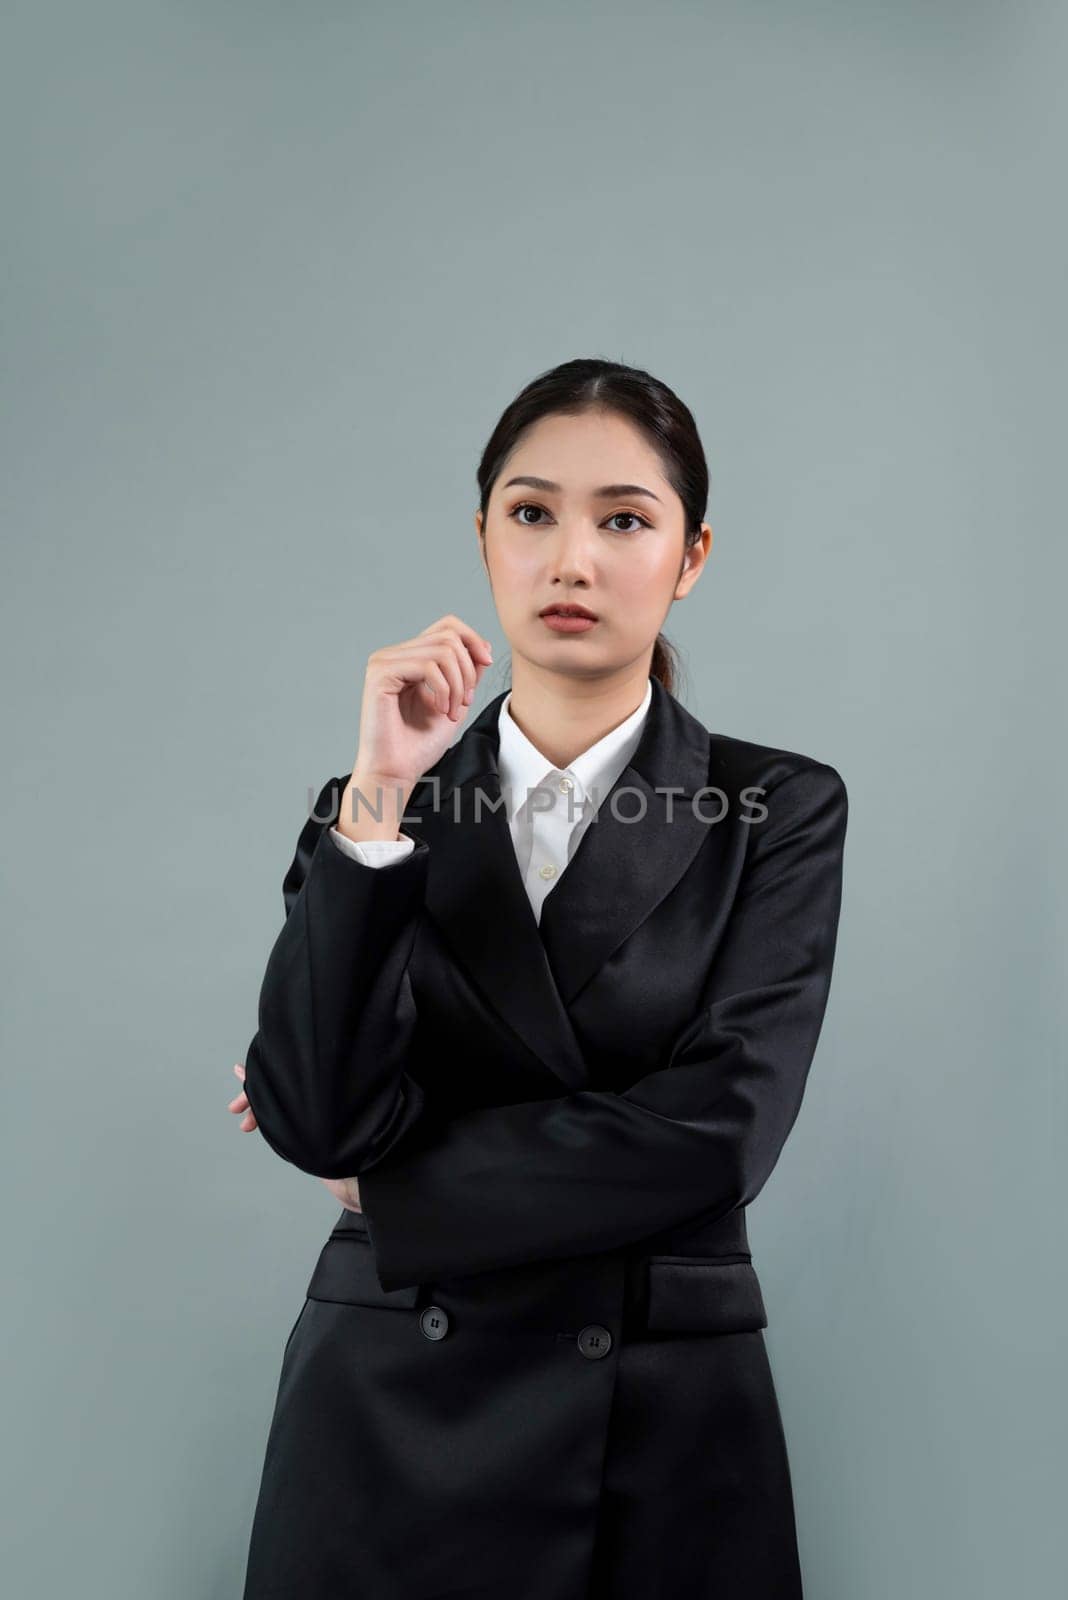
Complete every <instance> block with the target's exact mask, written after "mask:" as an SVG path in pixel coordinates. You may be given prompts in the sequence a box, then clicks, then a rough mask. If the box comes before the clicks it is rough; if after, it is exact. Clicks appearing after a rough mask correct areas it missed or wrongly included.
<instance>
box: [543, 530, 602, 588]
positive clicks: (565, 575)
mask: <svg viewBox="0 0 1068 1600" xmlns="http://www.w3.org/2000/svg"><path fill="white" fill-rule="evenodd" d="M595 541H596V529H594V528H592V527H590V526H588V525H587V524H586V523H585V522H584V521H583V520H582V519H581V518H575V519H573V520H572V521H570V522H569V521H561V522H560V524H559V526H558V528H557V530H556V536H555V538H554V539H553V541H552V543H551V544H550V546H549V554H548V578H549V581H550V583H562V584H565V585H567V586H571V585H573V584H584V585H587V586H589V585H590V584H592V582H593V579H594V560H595V558H594V550H595V547H596V546H595Z"/></svg>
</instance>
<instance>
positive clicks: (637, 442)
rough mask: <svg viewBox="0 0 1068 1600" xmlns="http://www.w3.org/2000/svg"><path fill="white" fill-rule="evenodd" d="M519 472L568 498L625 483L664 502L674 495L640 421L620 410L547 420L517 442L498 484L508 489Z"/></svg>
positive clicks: (542, 421) (530, 429)
mask: <svg viewBox="0 0 1068 1600" xmlns="http://www.w3.org/2000/svg"><path fill="white" fill-rule="evenodd" d="M517 474H526V475H533V476H537V477H540V478H545V479H548V480H550V481H552V482H554V483H558V484H559V485H560V489H561V492H562V493H564V494H578V495H584V494H588V493H592V492H593V491H594V490H595V489H597V488H599V487H600V486H601V485H602V484H606V483H616V482H623V481H627V482H631V483H642V484H645V485H647V486H648V487H649V488H650V489H652V490H654V491H655V493H656V494H657V495H659V496H660V497H661V499H665V500H666V498H667V496H668V495H669V494H670V493H671V487H670V485H669V483H668V481H667V479H666V478H665V477H664V471H663V466H662V463H661V461H660V457H659V456H658V454H657V452H656V451H655V450H654V449H653V447H652V445H651V444H650V443H649V441H648V440H647V439H646V437H645V435H644V434H643V433H642V432H641V430H640V429H639V428H637V427H636V426H635V424H634V423H632V422H630V421H629V420H628V419H627V418H626V417H621V416H619V415H618V414H616V413H614V412H613V413H608V414H606V413H604V412H583V413H582V415H580V416H562V415H554V416H549V417H542V418H541V419H540V420H539V421H538V422H536V423H534V424H533V425H532V426H531V427H530V428H529V429H528V430H527V432H526V433H525V434H524V435H523V437H522V438H521V439H520V440H519V441H518V442H517V444H516V446H515V448H514V450H513V451H512V452H511V454H510V455H509V456H508V458H507V460H506V461H505V463H504V465H503V467H502V469H501V471H500V474H499V475H498V480H497V481H498V483H499V484H501V485H504V484H506V483H507V481H508V479H509V478H511V477H515V476H516V475H517ZM509 492H511V491H509Z"/></svg>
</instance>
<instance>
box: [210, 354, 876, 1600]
mask: <svg viewBox="0 0 1068 1600" xmlns="http://www.w3.org/2000/svg"><path fill="white" fill-rule="evenodd" d="M478 481H479V488H480V490H481V503H480V507H479V510H478V513H477V514H476V517H475V524H476V531H477V536H478V541H479V549H480V553H481V558H482V561H483V563H484V566H485V570H486V574H487V577H488V579H489V584H490V588H491V591H492V594H493V600H494V604H495V606H496V610H497V617H498V621H499V623H500V627H501V630H502V632H503V633H504V635H505V637H506V638H507V640H508V643H509V645H510V646H511V652H512V681H511V686H510V689H509V690H507V691H505V692H504V693H502V694H498V695H497V696H496V697H495V698H494V699H492V700H491V701H490V702H489V704H488V705H487V706H486V708H485V709H484V710H483V711H482V712H481V713H480V714H479V715H478V716H476V717H475V718H474V720H473V721H472V722H471V724H470V726H469V727H468V728H467V729H466V731H465V732H463V733H462V735H461V736H460V737H459V738H456V739H455V742H453V743H450V740H452V739H453V738H454V735H455V734H456V730H457V726H458V724H460V723H462V722H463V720H464V718H465V716H466V714H467V710H468V708H469V706H470V705H471V702H472V698H473V696H474V694H475V691H476V689H477V687H478V684H479V682H480V681H481V679H482V677H483V675H484V673H485V671H486V669H487V667H488V665H489V664H490V661H491V651H490V648H489V645H488V643H487V642H486V640H485V639H484V638H483V637H482V635H481V634H480V633H479V632H478V631H477V630H476V629H475V628H473V627H471V626H469V625H468V624H467V623H465V622H464V621H462V620H461V619H460V618H458V617H456V616H453V615H448V616H445V617H443V618H441V620H440V621H438V622H436V623H432V624H431V625H430V626H429V627H428V628H426V629H425V630H424V631H423V632H421V633H419V634H416V635H415V636H414V637H413V638H410V639H407V640H405V641H404V642H402V643H400V644H396V645H390V646H384V647H382V648H380V649H377V650H375V651H374V652H373V653H372V654H371V656H370V657H369V659H368V662H367V668H366V677H365V681H364V686H363V700H362V707H361V715H360V730H359V743H358V749H357V751H356V757H355V761H354V763H353V766H352V770H351V772H349V773H346V774H343V775H342V776H339V777H336V778H332V779H331V780H330V781H329V782H328V783H327V784H326V785H325V786H324V787H323V790H322V792H321V794H320V796H319V799H318V801H317V804H316V807H315V810H314V812H313V814H312V816H311V817H310V818H309V819H308V821H307V822H306V824H305V825H304V827H303V829H302V831H301V833H300V836H299V839H298V841H297V848H296V855H295V858H294V860H293V862H292V865H291V866H290V868H289V870H288V872H287V874H286V876H285V880H284V883H283V896H284V901H285V909H286V920H285V923H284V926H283V928H282V930H281V933H280V934H279V937H278V940H277V942H276V944H275V946H274V948H273V950H272V952H271V955H270V958H269V960H268V963H267V970H266V974H265V977H264V981H263V989H262V993H261V997H260V1007H259V1025H258V1030H257V1032H256V1034H255V1037H254V1038H253V1040H252V1043H251V1044H250V1046H249V1049H248V1053H247V1061H246V1066H245V1070H244V1074H243V1079H244V1090H243V1092H242V1093H240V1094H238V1096H237V1097H236V1098H235V1100H234V1101H233V1102H232V1103H231V1105H232V1109H233V1111H234V1112H235V1113H238V1114H240V1115H241V1118H242V1120H241V1126H242V1127H243V1128H246V1129H251V1128H254V1127H257V1126H258V1128H259V1130H260V1132H261V1133H262V1134H263V1136H264V1137H265V1139H266V1141H267V1143H268V1145H269V1146H270V1148H271V1149H272V1150H274V1151H275V1152H276V1153H277V1154H278V1155H279V1156H281V1157H282V1158H283V1159H284V1160H286V1161H289V1162H291V1163H293V1165H295V1166H296V1167H298V1168H300V1169H301V1170H302V1171H304V1172H307V1173H311V1174H314V1175H316V1176H317V1177H319V1178H321V1179H322V1180H323V1181H324V1182H326V1183H327V1185H328V1187H330V1188H331V1189H332V1190H333V1192H334V1193H335V1194H336V1196H337V1198H338V1199H339V1200H340V1201H341V1202H342V1207H343V1209H342V1214H341V1217H340V1219H339V1221H338V1223H337V1225H336V1226H335V1228H334V1229H333V1231H332V1233H331V1234H330V1236H329V1238H328V1239H327V1241H326V1243H325V1245H324V1247H323V1250H322V1253H321V1254H320V1256H319V1260H318V1262H317V1264H316V1266H315V1269H314V1272H313V1273H312V1278H311V1282H310V1283H309V1285H308V1290H307V1298H306V1299H305V1302H304V1306H303V1308H302V1310H301V1312H300V1315H299V1316H298V1318H297V1321H296V1323H295V1325H294V1327H293V1330H292V1332H291V1334H290V1336H289V1340H288V1342H287V1344H286V1347H285V1350H284V1354H283V1358H282V1370H281V1377H280V1381H279V1386H278V1393H277V1399H276V1403H275V1409H274V1415H273V1419H272V1423H271V1428H270V1434H269V1439H268V1444H267V1454H266V1460H265V1463H264V1467H263V1476H262V1482H261V1485H260V1493H259V1500H258V1504H257V1507H256V1514H255V1519H254V1523H253V1527H252V1535H251V1542H250V1550H249V1557H248V1566H247V1572H246V1580H245V1589H244V1600H268V1597H270V1600H281V1597H287V1600H288V1597H292V1600H350V1597H351V1600H356V1597H360V1600H460V1597H461V1596H462V1597H464V1600H476V1597H479V1600H796V1597H799V1596H800V1595H801V1579H800V1573H799V1564H798V1556H797V1544H796V1535H795V1524H794V1511H793V1502H792V1494H791V1482H790V1472H789V1467H788V1463H787V1454H786V1448H785V1442H784V1438H783V1432H782V1426H781V1420H780V1414H779V1409H778V1404H777V1400H776V1394H775V1388H774V1384H773V1380H772V1375H771V1371H770V1369H769V1363H768V1357H767V1352H766V1349H765V1343H764V1334H763V1331H762V1330H763V1329H764V1328H765V1327H766V1326H767V1317H766V1315H765V1310H764V1305H763V1301H762V1297H761V1289H760V1284H759V1281H758V1278H757V1274H756V1271H755V1268H754V1266H753V1263H752V1260H751V1256H750V1251H749V1248H748V1241H747V1235H746V1206H747V1205H748V1203H749V1202H750V1201H751V1200H752V1199H753V1198H754V1197H755V1196H756V1195H757V1194H758V1193H759V1192H760V1190H761V1188H762V1187H763V1185H764V1183H765V1181H766V1179H767V1177H768V1175H769V1174H770V1172H771V1171H772V1168H773V1167H774V1165H775V1163H776V1160H777V1158H778V1155H779V1152H780V1150H781V1149H782V1146H783V1143H784V1141H785V1140H786V1137H787V1135H788V1133H789V1131H790V1129H791V1126H792V1125H793V1122H794V1119H795V1117H796V1116H797V1112H798V1108H799V1106H800V1103H801V1097H802V1092H803V1089H804V1085H805V1080H806V1075H807V1073H808V1069H809V1066H810V1063H811V1061H812V1057H813V1053H814V1051H815V1048H816V1043H817V1039H818V1036H819V1033H820V1028H821V1024H822V1019H823V1015H824V1009H825V1006H826V1002H827V995H828V989H829V985H830V980H831V967H832V961H833V957H834V949H835V942H836V935H837V925H838V915H839V906H840V897H841V884H842V856H843V844H844V837H845V830H846V810H847V803H846V791H845V787H844V785H843V782H842V779H841V777H840V776H839V774H838V772H837V771H836V770H835V768H834V767H832V766H829V765H828V764H827V763H826V762H823V761H819V760H815V759H813V758H811V757H809V756H806V755H802V754H799V753H798V752H796V751H791V750H785V749H778V748H775V747H771V746H768V745H762V744H755V743H752V742H750V741H748V740H744V739H739V738H734V737H732V736H730V735H728V734H723V733H713V732H710V731H709V730H708V729H707V728H706V727H704V726H703V725H702V724H701V723H700V722H699V721H698V720H697V719H696V718H695V717H694V716H692V715H691V714H690V713H689V712H688V711H687V710H685V709H684V707H683V706H682V704H681V703H680V701H679V700H678V699H677V698H676V697H675V695H674V693H673V687H674V677H673V668H672V652H671V650H670V648H669V646H668V645H667V643H666V641H665V640H664V638H663V637H662V636H661V634H660V632H659V629H660V626H661V624H662V623H663V621H664V619H665V616H666V614H667V612H668V611H669V610H670V608H671V606H672V605H673V604H674V603H675V602H676V601H678V600H681V599H683V598H684V597H686V596H688V595H689V594H690V592H691V591H692V589H693V587H694V584H695V583H696V581H697V579H698V577H699V576H700V574H701V572H702V570H703V568H704V564H705V560H706V558H707V556H708V552H709V547H710V545H711V539H712V533H711V529H710V527H709V526H708V524H707V523H706V522H703V521H702V517H703V515H704V508H705V502H706V497H707V487H708V481H707V470H706V465H705V459H704V454H703V452H702V448H701V444H700V441H699V438H698V435H697V432H696V430H695V427H694V422H693V418H692V416H691V414H690V412H689V410H688V409H687V408H686V406H685V405H683V404H682V402H681V401H680V400H679V399H678V398H677V397H676V396H675V395H674V394H673V393H672V392H671V391H670V390H669V389H667V388H666V387H665V386H664V385H663V384H662V383H660V382H659V381H657V380H656V379H655V378H653V377H651V376H650V375H649V374H648V373H645V372H642V371H639V370H635V369H633V368H629V367H624V366H620V365H617V364H615V363H610V362H606V361H598V360H580V361H571V362H568V363H566V364H564V365H563V366H560V367H558V368H556V369H554V370H552V371H550V372H548V373H546V374H544V375H543V376H541V377H539V378H537V379H536V380H535V381H534V382H533V383H531V384H530V385H529V386H528V387H527V388H526V389H524V390H523V391H522V393H520V394H519V396H518V397H517V398H516V399H515V400H514V401H513V402H512V404H511V405H510V406H509V407H508V409H507V410H506V411H505V413H504V415H503V416H502V418H501V420H500V422H499V423H498V425H497V428H496V430H495V432H494V433H493V436H492V437H491V439H490V441H489V444H488V445H487V447H486V450H485V453H484V455H483V458H482V462H481V465H480V468H479V474H478ZM580 616H581V619H582V620H580ZM236 1070H237V1071H238V1073H239V1076H240V1075H242V1072H241V1068H240V1067H238V1068H237V1069H236Z"/></svg>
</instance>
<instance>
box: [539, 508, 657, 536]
mask: <svg viewBox="0 0 1068 1600" xmlns="http://www.w3.org/2000/svg"><path fill="white" fill-rule="evenodd" d="M542 509H543V508H542V507H541V506H536V505H535V504H534V503H533V501H531V500H522V501H520V503H519V505H517V506H516V507H515V509H514V510H512V511H510V512H509V513H508V515H509V516H510V517H518V518H519V521H520V522H521V523H522V525H523V527H524V528H537V527H540V523H537V522H531V521H529V520H528V519H527V518H526V517H524V516H521V515H520V513H521V512H523V511H538V512H540V511H541V510H542ZM617 517H629V518H630V520H631V522H637V523H639V524H640V526H641V527H643V528H650V527H652V523H650V522H647V521H646V519H645V518H644V517H641V516H639V515H638V513H637V512H636V511H615V512H613V513H612V515H611V516H610V517H609V518H608V521H609V522H615V520H616V518H617ZM613 531H614V532H616V533H634V532H635V529H634V528H616V529H614V530H613Z"/></svg>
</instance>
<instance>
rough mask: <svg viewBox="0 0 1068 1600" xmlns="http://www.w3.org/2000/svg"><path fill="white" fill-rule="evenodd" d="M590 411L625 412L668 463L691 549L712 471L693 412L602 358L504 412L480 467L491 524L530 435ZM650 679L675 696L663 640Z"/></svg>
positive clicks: (566, 366)
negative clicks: (559, 418)
mask: <svg viewBox="0 0 1068 1600" xmlns="http://www.w3.org/2000/svg"><path fill="white" fill-rule="evenodd" d="M587 411H614V412H618V414H619V415H620V416H622V417H625V418H626V419H627V420H628V421H629V422H632V423H634V424H635V426H636V427H638V428H640V429H641V430H642V432H643V433H644V434H645V437H646V438H647V439H648V441H649V443H650V445H651V446H652V448H653V449H654V450H655V451H656V452H657V454H658V455H659V457H660V460H661V462H662V465H663V472H664V476H665V478H666V479H667V480H668V482H669V483H670V484H671V487H672V488H673V489H674V490H675V492H676V494H677V495H678V497H679V499H680V500H681V501H682V505H683V510H684V512H685V514H686V540H685V547H686V548H687V549H688V548H689V547H690V545H692V544H694V543H696V541H697V540H698V539H699V538H700V536H701V522H702V520H703V518H704V514H705V507H706V505H707V502H708V466H707V464H706V462H705V453H704V450H703V448H702V446H701V440H700V438H699V436H698V433H697V425H696V423H695V422H694V419H693V416H692V414H691V412H690V411H689V409H688V408H687V407H686V406H685V405H684V404H683V402H682V401H681V400H680V399H679V397H678V396H677V395H676V394H674V393H673V392H672V390H671V389H669V388H668V386H667V384H665V383H661V381H660V380H659V378H654V377H653V376H652V374H651V373H649V372H643V371H642V370H641V368H640V367H626V366H623V365H622V364H621V363H620V362H617V361H602V360H600V359H598V358H596V357H590V358H586V359H580V360H576V361H565V362H563V363H562V364H561V365H560V366H558V367H552V368H551V369H550V370H549V371H548V372H543V373H541V374H539V376H538V377H536V378H534V379H533V380H532V381H531V382H530V383H528V384H527V386H526V388H525V389H522V390H520V392H519V394H517V395H516V397H515V399H514V400H513V401H512V402H511V403H510V405H508V406H507V407H506V409H505V410H504V412H502V414H501V418H500V420H499V422H498V423H497V426H496V427H495V428H494V430H493V433H492V434H491V435H490V439H489V442H488V444H487V445H486V448H485V449H484V450H483V452H482V459H481V461H480V462H479V464H478V487H479V493H480V496H481V499H480V505H481V510H482V516H483V521H484V520H485V516H486V509H487V506H488V504H489V498H490V494H491V492H492V490H493V485H494V484H495V483H496V481H497V478H498V476H499V474H500V471H501V468H502V467H503V466H504V463H505V461H506V460H507V459H508V457H509V456H510V455H511V453H512V451H513V450H514V449H515V447H516V445H517V444H518V443H519V440H520V438H521V436H522V435H523V434H524V433H525V432H526V430H527V429H528V428H530V427H531V426H532V424H534V423H535V422H539V421H540V420H541V418H542V417H547V416H551V415H554V414H555V415H561V414H562V415H567V416H579V415H581V414H582V413H583V412H587ZM649 673H650V676H651V677H654V678H657V679H659V681H660V682H661V683H662V684H663V686H664V688H665V689H667V690H668V691H669V692H670V693H672V694H673V693H674V692H675V687H676V683H677V679H678V653H677V651H676V649H675V646H674V645H673V644H671V642H670V641H669V640H668V639H667V638H666V637H665V636H664V634H662V633H658V634H657V636H656V643H655V644H654V646H653V654H652V660H651V661H650V664H649Z"/></svg>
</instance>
